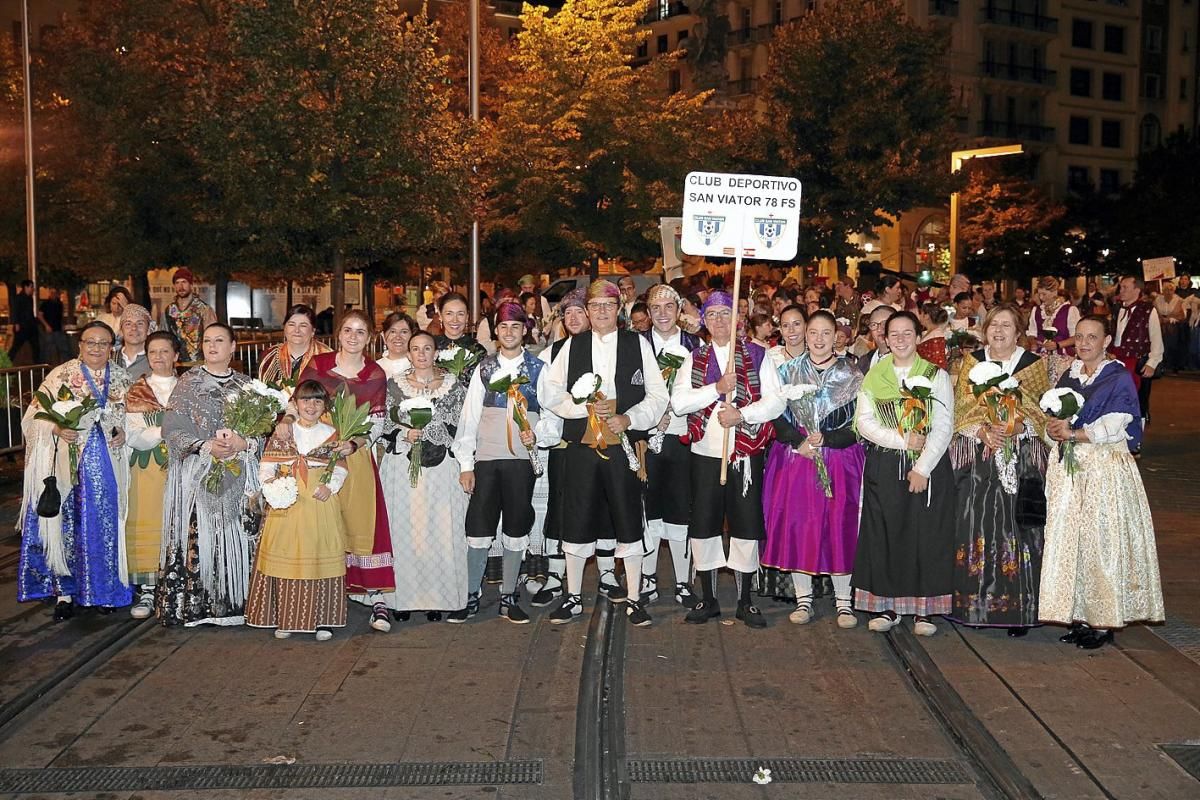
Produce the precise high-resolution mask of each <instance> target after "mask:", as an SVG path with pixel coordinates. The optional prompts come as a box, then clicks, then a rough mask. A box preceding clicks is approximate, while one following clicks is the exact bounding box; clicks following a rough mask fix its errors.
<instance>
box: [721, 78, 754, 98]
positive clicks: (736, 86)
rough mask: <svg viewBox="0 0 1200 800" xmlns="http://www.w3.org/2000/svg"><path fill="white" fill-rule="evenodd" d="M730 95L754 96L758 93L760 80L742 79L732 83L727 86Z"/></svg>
mask: <svg viewBox="0 0 1200 800" xmlns="http://www.w3.org/2000/svg"><path fill="white" fill-rule="evenodd" d="M726 89H727V90H728V92H729V94H730V95H735V96H736V95H743V94H754V93H755V92H756V91H758V78H741V79H740V80H736V81H730V82H729V83H728V84H727V85H726Z"/></svg>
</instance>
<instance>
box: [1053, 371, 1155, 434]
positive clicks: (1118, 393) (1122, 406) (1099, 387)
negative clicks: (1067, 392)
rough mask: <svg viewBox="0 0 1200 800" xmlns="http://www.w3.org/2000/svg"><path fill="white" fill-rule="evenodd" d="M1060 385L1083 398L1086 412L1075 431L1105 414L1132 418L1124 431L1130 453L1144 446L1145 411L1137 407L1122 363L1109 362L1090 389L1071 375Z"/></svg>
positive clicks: (1129, 379) (1068, 374)
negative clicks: (1143, 416)
mask: <svg viewBox="0 0 1200 800" xmlns="http://www.w3.org/2000/svg"><path fill="white" fill-rule="evenodd" d="M1058 385H1059V386H1062V387H1067V388H1069V389H1074V390H1075V391H1077V392H1079V393H1080V394H1081V395H1083V399H1084V402H1083V408H1081V409H1080V410H1079V416H1078V417H1076V419H1075V422H1074V424H1073V425H1072V427H1073V428H1076V429H1078V428H1082V427H1083V426H1084V425H1090V424H1091V423H1093V422H1095V421H1096V420H1098V419H1100V418H1101V417H1103V416H1104V415H1105V414H1129V415H1130V416H1132V417H1133V422H1131V423H1129V426H1128V427H1127V428H1125V433H1126V435H1127V436H1129V449H1130V450H1131V451H1136V450H1137V449H1138V448H1139V447H1141V446H1142V410H1141V406H1140V405H1138V394H1137V389H1136V388H1135V387H1134V385H1133V378H1132V377H1131V376H1130V374H1129V372H1128V371H1127V370H1126V369H1125V368H1124V367H1122V366H1121V362H1119V361H1106V362H1105V363H1104V365H1103V366H1101V367H1100V374H1099V375H1098V376H1096V379H1095V380H1094V381H1092V382H1091V383H1090V384H1088V385H1084V384H1082V383H1080V382H1079V381H1078V380H1076V379H1075V378H1072V377H1071V373H1070V371H1067V372H1066V373H1064V374H1063V376H1062V377H1061V378H1059V380H1058Z"/></svg>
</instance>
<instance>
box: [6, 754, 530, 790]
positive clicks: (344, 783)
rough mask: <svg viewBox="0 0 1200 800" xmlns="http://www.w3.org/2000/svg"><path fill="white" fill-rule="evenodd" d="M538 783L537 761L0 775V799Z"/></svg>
mask: <svg viewBox="0 0 1200 800" xmlns="http://www.w3.org/2000/svg"><path fill="white" fill-rule="evenodd" d="M541 782H542V762H541V761H540V760H536V761H458V762H442V763H433V764H422V763H404V764H292V765H282V764H263V765H255V766H244V767H237V766H194V767H80V768H68V769H4V770H0V794H34V793H58V792H141V791H158V792H178V791H197V790H202V789H347V788H356V787H370V788H378V787H389V786H498V785H508V784H540V783H541Z"/></svg>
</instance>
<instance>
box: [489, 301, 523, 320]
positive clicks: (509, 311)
mask: <svg viewBox="0 0 1200 800" xmlns="http://www.w3.org/2000/svg"><path fill="white" fill-rule="evenodd" d="M528 321H529V317H528V316H526V314H525V309H523V308H521V304H520V303H518V302H516V301H513V300H508V301H506V302H503V303H501V304H500V305H499V306H497V307H496V324H497V325H499V324H500V323H501V322H519V323H521V324H522V325H524V324H525V323H527V322H528Z"/></svg>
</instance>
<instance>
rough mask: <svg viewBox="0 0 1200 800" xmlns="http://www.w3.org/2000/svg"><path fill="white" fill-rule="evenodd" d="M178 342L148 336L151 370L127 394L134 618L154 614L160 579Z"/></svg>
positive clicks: (128, 520) (165, 336) (127, 534)
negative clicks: (165, 429)
mask: <svg viewBox="0 0 1200 800" xmlns="http://www.w3.org/2000/svg"><path fill="white" fill-rule="evenodd" d="M178 359H179V342H178V340H176V338H175V335H174V334H172V333H167V332H166V331H155V332H154V333H152V334H150V336H148V337H147V338H146V360H147V361H148V363H149V364H150V374H149V375H145V376H143V377H141V378H138V379H137V380H136V381H134V383H133V385H132V386H130V387H129V391H128V393H126V395H125V432H126V434H127V435H128V438H127V439H126V445H127V449H128V451H129V504H128V505H129V513H128V516H127V517H126V520H125V544H126V552H127V553H128V558H129V581H130V583H131V584H133V585H135V586H137V587H138V589H137V594H136V597H135V601H134V604H133V607H132V608H131V609H130V610H129V614H130V616H132V617H133V618H134V619H146V618H147V617H149V616H150V615H151V614H153V613H154V585H155V584H156V583H158V567H159V556H160V555H161V554H162V540H163V495H165V494H166V491H167V464H168V462H169V454H168V452H167V443H166V442H165V441H164V440H163V433H162V422H163V414H164V412H165V411H166V407H167V404H168V403H169V402H170V400H171V393H172V392H173V391H175V386H176V385H177V384H178V383H179V378H178V377H177V376H176V374H175V362H176V361H177V360H178Z"/></svg>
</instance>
